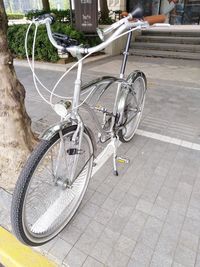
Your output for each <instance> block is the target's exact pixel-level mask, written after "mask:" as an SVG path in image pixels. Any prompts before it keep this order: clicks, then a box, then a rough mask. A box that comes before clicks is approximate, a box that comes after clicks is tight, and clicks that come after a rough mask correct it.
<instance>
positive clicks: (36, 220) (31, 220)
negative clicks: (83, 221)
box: [11, 125, 93, 246]
mask: <svg viewBox="0 0 200 267" xmlns="http://www.w3.org/2000/svg"><path fill="white" fill-rule="evenodd" d="M76 128H77V126H75V125H73V126H69V127H67V128H66V129H63V140H64V142H65V145H64V153H65V154H66V151H68V150H66V141H68V140H69V143H70V142H72V136H73V134H74V132H75V130H76ZM67 138H69V139H67ZM70 138H71V139H70ZM59 142H60V136H59V134H56V135H55V136H54V137H52V138H51V139H50V140H49V141H46V140H42V141H41V142H40V143H39V144H38V146H37V147H36V148H35V150H34V151H33V152H32V153H31V155H30V157H29V159H28V160H27V162H26V164H25V166H24V168H23V169H22V172H21V174H20V176H19V179H18V181H17V184H16V187H15V190H14V193H13V198H12V205H11V225H12V229H13V232H14V234H15V236H16V237H17V238H18V239H19V240H20V241H21V242H22V243H24V244H26V245H29V246H40V245H43V244H45V243H47V242H48V241H50V240H51V239H52V238H54V237H55V236H56V235H57V234H58V233H59V232H60V231H61V230H62V229H63V228H64V227H65V226H66V225H67V223H68V222H69V221H70V220H71V218H72V217H73V215H74V214H75V212H76V210H77V208H78V207H79V205H80V203H81V200H82V198H83V196H84V193H85V191H86V188H87V185H88V182H89V179H90V177H91V173H92V163H93V145H92V141H91V137H90V134H89V132H88V131H87V129H85V130H84V132H83V136H82V142H81V150H82V151H83V153H82V154H80V156H78V163H77V166H79V165H81V164H82V165H81V166H82V167H80V170H77V173H78V174H76V175H77V179H76V180H75V181H74V182H73V184H72V185H73V186H72V188H71V189H68V188H66V189H65V190H64V189H63V188H61V187H60V186H56V185H55V184H53V183H52V181H51V180H52V179H51V178H53V175H54V174H53V172H54V171H55V170H54V169H53V167H54V166H55V164H54V162H53V160H52V159H53V157H54V150H56V147H57V145H58V144H59ZM53 149H54V150H53ZM86 150H88V151H86ZM55 154H56V153H55ZM83 154H85V155H83ZM49 155H50V157H51V162H50V165H48V168H49V166H51V167H52V175H51V176H52V177H51V176H50V175H49V174H48V175H47V176H48V178H46V176H45V175H46V172H47V173H49V169H48V168H47V166H45V167H44V169H43V166H42V164H43V165H45V164H46V163H47V162H48V161H49ZM82 155H83V156H82ZM70 156H71V157H72V155H70ZM70 156H69V155H68V156H67V157H68V158H67V160H68V161H67V162H69V163H68V164H69V165H70V164H71V161H72V160H75V158H74V159H72V158H70ZM73 156H74V155H73ZM74 157H75V156H74ZM83 159H85V163H83ZM59 160H60V158H59ZM63 161H64V160H63V157H62V164H63ZM84 164H85V165H84ZM63 166H64V167H63ZM63 166H62V165H61V164H60V161H59V172H60V171H61V169H62V167H63V169H64V172H63V173H66V170H67V168H68V166H67V168H66V162H65V163H64V165H63ZM69 168H70V166H69ZM81 168H82V169H81ZM43 170H44V177H42V176H41V175H42V171H43ZM50 170H51V169H50ZM79 171H80V173H79ZM40 173H41V174H40ZM39 174H40V176H39ZM37 175H38V177H36V176H37ZM49 177H50V178H49ZM37 179H38V180H39V181H38V180H37ZM34 185H36V186H38V185H39V186H38V188H35V189H34V188H32V187H33V186H34ZM44 188H45V189H47V192H46V191H44ZM36 189H37V190H38V191H37V190H36ZM34 190H36V191H34ZM69 190H74V191H69ZM75 192H78V193H77V195H75V196H74V195H73V194H75ZM70 194H71V195H70ZM57 196H58V198H57ZM48 197H49V199H48ZM68 197H69V198H70V197H71V198H72V199H69V203H68V202H67V198H68ZM73 197H74V198H73ZM34 198H35V199H34ZM45 201H46V202H45ZM53 201H54V202H53ZM66 203H68V207H67V208H68V210H67V208H66V207H63V205H66ZM48 204H49V206H48ZM72 204H74V206H71V205H72ZM56 205H57V206H56ZM59 205H60V206H59ZM52 207H53V208H52ZM58 207H59V208H58ZM62 210H63V211H62ZM41 212H44V213H41ZM52 213H55V214H54V215H55V220H54V221H52V220H53V219H54V218H53V216H50V215H52ZM59 213H60V215H58V214H59ZM34 216H35V217H34ZM45 216H46V217H45ZM48 216H49V218H48ZM58 216H60V217H58ZM47 219H48V220H47ZM42 220H43V222H42ZM45 220H46V221H45ZM59 220H60V221H59ZM51 221H52V225H51ZM46 224H47V225H49V226H48V227H49V228H48V229H46V230H45V227H47V226H46ZM39 228H40V229H39ZM36 229H38V231H36Z"/></svg>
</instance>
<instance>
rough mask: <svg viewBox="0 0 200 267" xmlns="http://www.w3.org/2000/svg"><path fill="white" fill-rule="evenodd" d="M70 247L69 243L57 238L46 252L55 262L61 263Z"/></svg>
mask: <svg viewBox="0 0 200 267" xmlns="http://www.w3.org/2000/svg"><path fill="white" fill-rule="evenodd" d="M71 249H72V245H71V244H69V243H67V242H66V241H65V240H63V239H61V238H58V239H57V240H56V242H55V243H54V244H53V246H52V247H51V249H50V250H49V252H48V253H49V254H50V255H51V256H53V257H54V258H55V260H56V261H57V262H59V263H61V262H62V261H63V260H64V258H65V257H66V255H67V254H68V253H69V251H70V250H71Z"/></svg>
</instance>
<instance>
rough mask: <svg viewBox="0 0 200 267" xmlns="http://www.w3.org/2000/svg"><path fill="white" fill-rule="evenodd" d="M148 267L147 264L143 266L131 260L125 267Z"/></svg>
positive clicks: (141, 263)
mask: <svg viewBox="0 0 200 267" xmlns="http://www.w3.org/2000/svg"><path fill="white" fill-rule="evenodd" d="M148 266H149V264H144V263H143V262H139V261H136V260H132V259H130V260H129V262H128V265H127V267H148Z"/></svg>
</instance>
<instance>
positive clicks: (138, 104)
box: [118, 71, 146, 143]
mask: <svg viewBox="0 0 200 267" xmlns="http://www.w3.org/2000/svg"><path fill="white" fill-rule="evenodd" d="M127 81H128V83H129V84H131V87H130V88H129V90H128V89H122V98H123V99H124V100H123V101H124V104H123V105H124V110H123V115H122V116H123V118H122V122H121V124H122V125H124V127H123V128H122V129H121V130H120V131H119V133H118V136H119V140H120V141H121V142H124V143H125V142H129V141H130V140H131V139H132V138H133V136H134V134H135V132H136V130H137V128H138V125H139V123H140V120H141V117H142V111H143V108H144V102H145V92H146V78H145V75H144V73H142V72H140V71H137V72H134V73H132V74H130V75H129V77H128V78H127Z"/></svg>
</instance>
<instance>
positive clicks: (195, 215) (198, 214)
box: [186, 206, 200, 221]
mask: <svg viewBox="0 0 200 267" xmlns="http://www.w3.org/2000/svg"><path fill="white" fill-rule="evenodd" d="M186 216H187V217H188V218H192V219H195V220H198V221H200V209H197V208H194V207H191V206H190V207H189V208H188V210H187V214H186Z"/></svg>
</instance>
